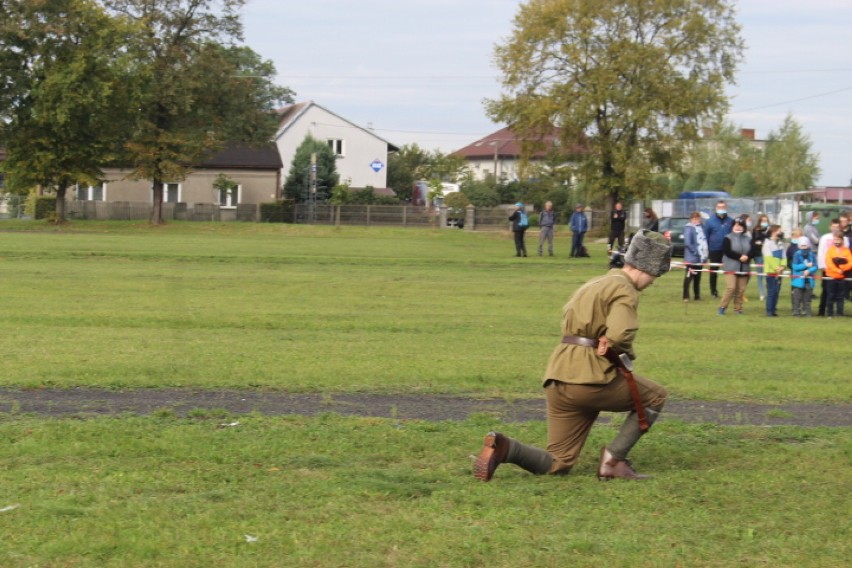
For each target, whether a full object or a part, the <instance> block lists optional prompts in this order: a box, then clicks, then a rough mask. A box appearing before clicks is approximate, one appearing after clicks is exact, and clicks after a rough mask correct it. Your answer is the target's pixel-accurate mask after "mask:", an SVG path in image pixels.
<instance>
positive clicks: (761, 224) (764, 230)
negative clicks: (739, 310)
mask: <svg viewBox="0 0 852 568" xmlns="http://www.w3.org/2000/svg"><path fill="white" fill-rule="evenodd" d="M768 232H769V217H767V216H766V215H763V214H760V215H758V216H757V224H756V225H755V226H754V230H752V232H751V258H752V260H754V263H755V264H756V266H755V269H756V271H757V294H758V296H760V301H761V302H762V301H764V300H765V299H766V286H765V283H764V280H765V278H764V276H763V273H764V270H763V243H765V242H766V239H767V237H768V236H769V235H768Z"/></svg>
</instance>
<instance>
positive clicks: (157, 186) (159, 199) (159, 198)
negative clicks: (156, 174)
mask: <svg viewBox="0 0 852 568" xmlns="http://www.w3.org/2000/svg"><path fill="white" fill-rule="evenodd" d="M152 189H153V190H154V208H153V210H152V211H151V224H152V225H162V224H163V182H162V181H160V180H156V179H155V180H154V183H153V185H152Z"/></svg>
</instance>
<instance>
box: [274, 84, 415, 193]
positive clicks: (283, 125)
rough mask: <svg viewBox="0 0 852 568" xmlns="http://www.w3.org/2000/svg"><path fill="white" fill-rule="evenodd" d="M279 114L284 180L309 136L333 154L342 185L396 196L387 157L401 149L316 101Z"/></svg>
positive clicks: (277, 139)
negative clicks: (320, 142)
mask: <svg viewBox="0 0 852 568" xmlns="http://www.w3.org/2000/svg"><path fill="white" fill-rule="evenodd" d="M279 113H280V124H279V127H278V131H277V132H276V133H275V137H274V140H275V144H276V146H277V147H278V153H279V154H280V155H281V161H282V163H283V167H282V170H281V171H282V180H286V179H287V175H288V174H289V172H290V164H291V163H292V162H293V157H294V156H295V155H296V149H297V148H298V147H299V145H300V144H301V143H302V142H303V141H304V140H305V137H306V136H307V135H308V134H310V135H311V136H313V137H314V138H316V139H317V140H324V141H325V142H327V143H328V145H329V146H330V147H331V149H332V150H333V151H334V153H335V155H336V156H337V162H336V167H337V173H338V174H340V183H345V184H348V185H349V186H350V187H351V188H353V189H363V188H365V187H367V186H372V187H373V188H374V189H375V193H376V194H377V195H392V194H393V191H389V190H388V189H387V171H388V170H387V166H388V154H389V153H393V152H396V151H397V150H399V148H397V147H396V146H394V145H393V144H391V143H390V142H388V141H387V140H385V139H383V138H382V137H380V136H378V135H376V134H375V133H374V132H373V131H372V130H370V129H368V128H363V127H361V126H358V125H357V124H355V123H353V122H350V121H349V120H347V119H345V118H343V117H341V116H340V115H337V114H335V113H333V112H332V111H330V110H328V109H327V108H325V107H323V106H320V105H318V104H317V103H315V102H313V101H308V102H303V103H296V104H293V105H288V106H286V107H284V108H282V109H281V110H280V111H279Z"/></svg>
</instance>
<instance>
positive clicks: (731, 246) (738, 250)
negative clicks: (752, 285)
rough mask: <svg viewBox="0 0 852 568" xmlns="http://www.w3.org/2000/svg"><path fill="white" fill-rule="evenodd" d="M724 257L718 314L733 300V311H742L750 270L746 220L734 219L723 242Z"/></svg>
mask: <svg viewBox="0 0 852 568" xmlns="http://www.w3.org/2000/svg"><path fill="white" fill-rule="evenodd" d="M722 246H723V247H724V257H723V258H722V269H723V270H724V271H725V293H724V295H722V301H721V303H720V304H719V315H720V316H723V315H725V310H727V309H728V304H730V303H731V300H733V302H734V311H735V312H736V313H737V314H740V315H742V313H743V297H744V296H745V289H746V286H747V285H748V279H749V271H750V270H751V251H752V248H751V238H749V235H748V233H747V232H746V222H745V221H743V220H742V219H736V220H735V221H734V225H733V228H732V229H731V232H730V234H728V235H727V236H726V237H725V239H724V242H723V245H722Z"/></svg>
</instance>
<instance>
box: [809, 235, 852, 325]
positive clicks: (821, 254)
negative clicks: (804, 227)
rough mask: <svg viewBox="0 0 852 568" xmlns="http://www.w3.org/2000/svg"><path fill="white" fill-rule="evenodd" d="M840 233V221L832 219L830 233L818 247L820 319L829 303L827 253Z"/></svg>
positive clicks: (818, 312)
mask: <svg viewBox="0 0 852 568" xmlns="http://www.w3.org/2000/svg"><path fill="white" fill-rule="evenodd" d="M839 231H840V219H839V218H837V219H832V220H831V224H830V225H829V229H828V232H827V233H826V234H824V235H823V236H821V237H820V238H819V244H818V245H817V251H816V254H817V265H818V266H819V269H820V270H821V271H822V278H821V279H820V293H819V307H818V308H817V315H818V316H820V317H822V316H824V315H825V305H826V302H827V301H828V288H827V282H828V274H826V266H825V253H826V252H827V251H828V249H829V248H831V245H832V243H833V242H834V233H837V232H839ZM841 234H842V233H841ZM844 240H845V239H844ZM849 245H850V243H849V242H848V241H846V246H849Z"/></svg>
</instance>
